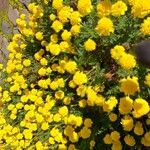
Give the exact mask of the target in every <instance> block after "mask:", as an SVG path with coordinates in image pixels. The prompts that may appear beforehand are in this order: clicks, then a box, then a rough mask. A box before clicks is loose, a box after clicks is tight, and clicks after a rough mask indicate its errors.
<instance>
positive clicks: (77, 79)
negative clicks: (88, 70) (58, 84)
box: [73, 71, 88, 85]
mask: <svg viewBox="0 0 150 150" xmlns="http://www.w3.org/2000/svg"><path fill="white" fill-rule="evenodd" d="M87 80H88V79H87V76H86V74H84V73H83V72H80V71H77V72H76V73H75V74H74V76H73V81H74V83H75V84H76V85H82V84H84V83H87Z"/></svg>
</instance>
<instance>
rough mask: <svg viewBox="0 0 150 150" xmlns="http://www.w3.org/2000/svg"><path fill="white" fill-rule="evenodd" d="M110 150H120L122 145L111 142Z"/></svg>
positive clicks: (117, 142)
mask: <svg viewBox="0 0 150 150" xmlns="http://www.w3.org/2000/svg"><path fill="white" fill-rule="evenodd" d="M111 149H112V150H122V145H121V142H120V141H116V142H113V145H112V147H111Z"/></svg>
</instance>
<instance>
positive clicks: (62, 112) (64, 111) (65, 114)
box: [58, 106, 68, 117]
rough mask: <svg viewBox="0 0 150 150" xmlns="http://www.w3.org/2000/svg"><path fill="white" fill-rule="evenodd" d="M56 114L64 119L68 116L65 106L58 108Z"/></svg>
mask: <svg viewBox="0 0 150 150" xmlns="http://www.w3.org/2000/svg"><path fill="white" fill-rule="evenodd" d="M58 112H59V114H60V115H62V116H63V117H65V116H67V115H68V108H67V107H66V106H63V107H61V108H59V110H58Z"/></svg>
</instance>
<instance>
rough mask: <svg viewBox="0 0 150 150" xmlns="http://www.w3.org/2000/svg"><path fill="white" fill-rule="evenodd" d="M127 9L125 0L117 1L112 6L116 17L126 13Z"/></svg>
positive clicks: (112, 12)
mask: <svg viewBox="0 0 150 150" xmlns="http://www.w3.org/2000/svg"><path fill="white" fill-rule="evenodd" d="M126 11H127V5H126V4H125V3H124V2H123V1H117V2H116V3H114V4H113V5H112V6H111V14H112V15H113V16H115V17H119V16H121V15H124V14H125V12H126Z"/></svg>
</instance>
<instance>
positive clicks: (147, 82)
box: [144, 73, 150, 87]
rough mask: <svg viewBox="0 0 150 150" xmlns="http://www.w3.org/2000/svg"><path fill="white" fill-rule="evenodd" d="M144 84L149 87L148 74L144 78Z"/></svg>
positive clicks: (149, 75) (149, 79) (149, 74)
mask: <svg viewBox="0 0 150 150" xmlns="http://www.w3.org/2000/svg"><path fill="white" fill-rule="evenodd" d="M144 83H145V84H146V85H148V86H149V87H150V73H148V74H147V75H146V76H145V82H144Z"/></svg>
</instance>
